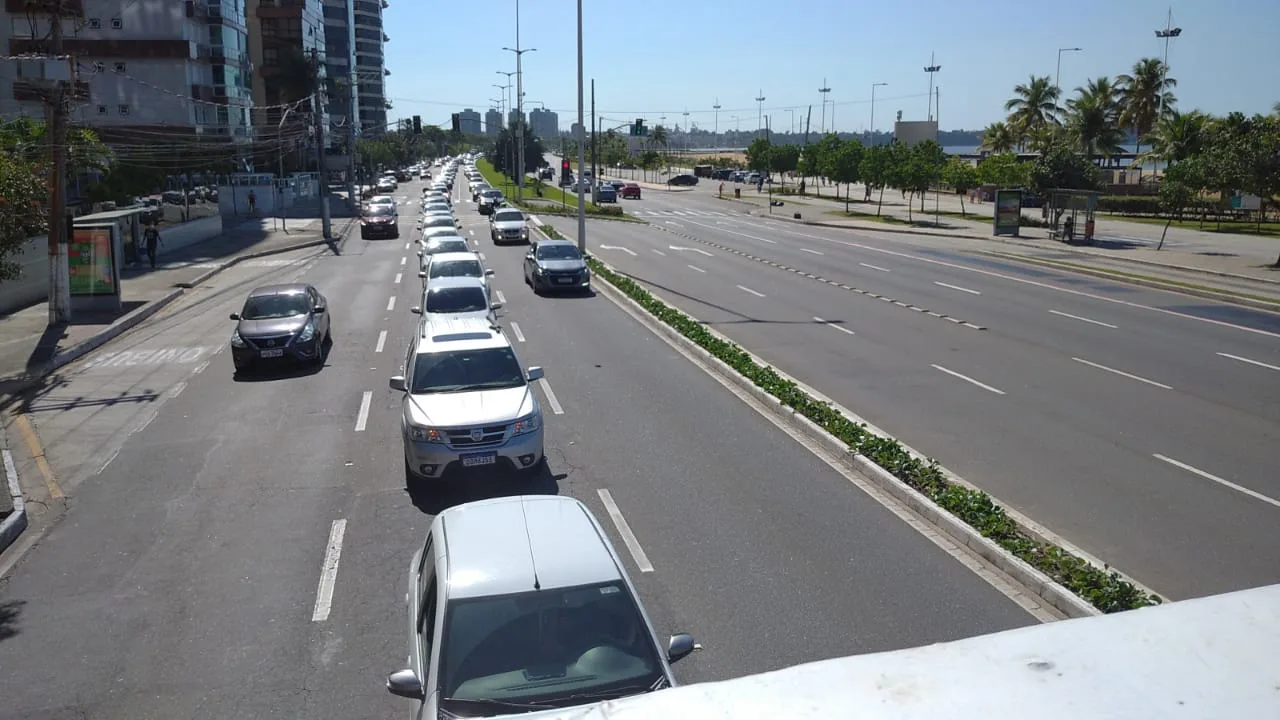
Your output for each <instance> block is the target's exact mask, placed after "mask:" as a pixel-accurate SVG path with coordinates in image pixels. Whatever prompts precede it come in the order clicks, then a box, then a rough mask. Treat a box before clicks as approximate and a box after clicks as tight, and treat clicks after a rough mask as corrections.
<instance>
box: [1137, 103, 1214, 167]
mask: <svg viewBox="0 0 1280 720" xmlns="http://www.w3.org/2000/svg"><path fill="white" fill-rule="evenodd" d="M1210 120H1211V118H1210V117H1209V116H1208V115H1205V114H1204V113H1202V112H1199V111H1197V110H1192V111H1191V112H1185V113H1183V112H1178V111H1177V110H1173V111H1171V112H1170V113H1168V114H1166V115H1165V117H1163V118H1161V119H1160V122H1159V123H1157V124H1156V127H1155V129H1154V130H1152V131H1151V133H1150V135H1148V136H1147V141H1148V142H1150V143H1151V151H1150V152H1149V153H1147V155H1148V156H1150V157H1152V158H1154V159H1156V160H1163V161H1164V162H1165V163H1167V164H1169V165H1175V164H1177V163H1179V162H1182V161H1183V160H1186V159H1187V158H1190V157H1193V156H1196V155H1199V154H1200V153H1202V152H1203V151H1204V149H1205V141H1206V136H1207V133H1208V127H1209V121H1210Z"/></svg>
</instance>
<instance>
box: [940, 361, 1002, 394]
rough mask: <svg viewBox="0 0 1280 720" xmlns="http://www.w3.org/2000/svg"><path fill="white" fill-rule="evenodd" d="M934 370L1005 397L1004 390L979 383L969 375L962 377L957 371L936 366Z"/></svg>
mask: <svg viewBox="0 0 1280 720" xmlns="http://www.w3.org/2000/svg"><path fill="white" fill-rule="evenodd" d="M933 369H934V370H941V371H942V372H944V373H946V374H948V375H950V376H952V377H957V378H960V379H961V380H964V381H965V382H967V383H973V384H974V385H977V386H978V387H980V388H982V389H983V390H986V391H988V392H993V393H995V394H997V395H1003V394H1004V391H1003V390H999V389H997V388H993V387H991V386H990V385H987V384H986V383H981V382H978V381H977V380H974V379H973V378H971V377H969V376H968V375H961V374H960V373H958V372H956V371H955V370H948V369H946V368H944V367H942V366H941V365H934V366H933Z"/></svg>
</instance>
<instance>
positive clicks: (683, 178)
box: [667, 174, 698, 186]
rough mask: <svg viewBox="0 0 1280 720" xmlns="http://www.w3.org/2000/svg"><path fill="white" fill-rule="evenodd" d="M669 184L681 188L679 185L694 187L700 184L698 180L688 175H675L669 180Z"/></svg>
mask: <svg viewBox="0 0 1280 720" xmlns="http://www.w3.org/2000/svg"><path fill="white" fill-rule="evenodd" d="M667 184H668V185H672V186H679V185H685V186H692V185H697V184H698V178H697V177H694V176H693V175H688V174H685V175H675V176H673V177H672V178H671V179H670V180H667Z"/></svg>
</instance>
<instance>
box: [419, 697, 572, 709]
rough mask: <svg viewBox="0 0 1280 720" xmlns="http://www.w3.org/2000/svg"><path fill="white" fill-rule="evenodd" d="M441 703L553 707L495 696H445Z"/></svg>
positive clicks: (508, 706)
mask: <svg viewBox="0 0 1280 720" xmlns="http://www.w3.org/2000/svg"><path fill="white" fill-rule="evenodd" d="M441 702H442V703H453V704H456V705H493V706H497V707H507V708H517V709H520V710H543V709H545V708H548V707H555V706H554V705H551V704H549V703H545V702H534V701H524V702H519V701H515V700H498V699H495V698H445V699H444V700H442V701H441Z"/></svg>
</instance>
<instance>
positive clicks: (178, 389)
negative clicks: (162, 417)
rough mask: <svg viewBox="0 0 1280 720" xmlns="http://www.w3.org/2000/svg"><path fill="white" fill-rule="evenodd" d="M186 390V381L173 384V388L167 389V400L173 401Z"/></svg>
mask: <svg viewBox="0 0 1280 720" xmlns="http://www.w3.org/2000/svg"><path fill="white" fill-rule="evenodd" d="M186 389H187V381H186V380H179V381H178V383H177V384H175V385H174V386H173V387H171V388H169V393H168V395H169V399H170V400H172V399H174V398H176V397H178V396H179V395H181V394H182V391H183V390H186Z"/></svg>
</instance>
